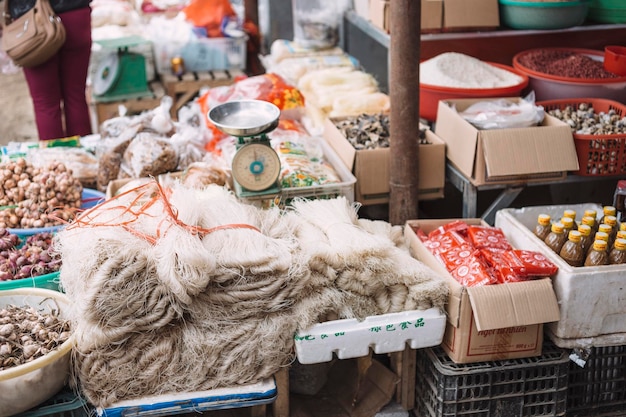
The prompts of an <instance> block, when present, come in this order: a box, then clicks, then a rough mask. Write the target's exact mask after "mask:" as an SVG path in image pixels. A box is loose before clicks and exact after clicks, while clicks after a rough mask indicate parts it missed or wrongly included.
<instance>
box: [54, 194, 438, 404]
mask: <svg viewBox="0 0 626 417" xmlns="http://www.w3.org/2000/svg"><path fill="white" fill-rule="evenodd" d="M155 187H156V188H155ZM155 189H156V190H157V192H156V193H155ZM144 193H148V194H149V197H148V199H147V202H146V203H144V204H142V205H139V206H137V205H135V206H133V208H132V210H130V209H129V208H130V205H132V204H133V202H136V201H139V200H140V199H141V198H142V194H144ZM55 244H58V250H59V252H60V253H61V254H62V257H63V265H64V267H63V269H62V270H61V282H62V285H63V288H64V289H65V291H66V293H67V295H68V296H69V297H70V298H71V299H72V300H75V302H74V304H73V306H72V311H71V312H70V316H71V319H72V323H73V328H74V331H75V335H76V339H77V349H76V360H75V364H74V365H75V376H76V377H77V378H78V380H79V381H80V385H81V390H82V392H83V394H84V395H85V396H86V397H87V399H88V400H89V401H90V402H91V403H92V404H94V405H95V406H97V407H106V406H107V405H110V404H112V403H115V402H116V401H119V400H122V399H130V398H137V397H142V396H146V395H153V394H161V393H166V392H185V391H194V390H203V389H210V388H214V387H221V386H232V385H238V384H244V383H246V382H253V381H258V380H260V379H262V378H265V377H269V376H271V375H272V374H274V373H275V372H276V371H277V370H279V369H280V368H281V367H283V366H286V365H288V364H289V363H290V362H291V361H292V359H293V343H294V341H293V335H294V333H295V331H296V330H297V329H298V328H307V327H308V326H310V325H312V324H315V323H318V322H322V321H326V320H329V319H336V318H363V317H366V316H368V315H376V314H382V313H389V312H399V311H404V310H411V309H426V308H431V307H438V308H442V307H443V305H444V303H445V302H446V300H447V285H446V283H445V282H444V281H443V280H442V279H441V278H440V277H439V276H438V275H437V274H436V273H435V272H433V271H432V270H430V269H429V268H428V267H426V266H425V265H423V264H422V263H421V262H420V261H418V260H416V259H414V258H413V257H411V256H410V254H409V252H408V249H407V248H406V246H405V244H404V238H403V234H402V228H401V227H399V226H395V227H394V226H391V225H389V224H388V223H386V222H382V221H373V220H366V219H359V218H358V217H357V215H356V210H355V207H354V206H352V205H351V204H350V203H349V202H348V201H347V200H346V199H345V198H344V197H339V198H336V199H331V200H298V201H294V202H293V204H292V206H291V208H289V209H285V210H280V209H277V208H273V209H267V210H261V209H257V208H255V207H253V206H250V205H245V204H242V203H241V202H239V201H238V200H237V199H236V198H235V197H234V195H233V194H231V193H229V192H228V191H227V190H225V189H224V188H223V187H219V186H216V185H210V186H208V187H206V188H204V189H201V190H198V189H194V188H187V187H184V186H182V185H180V184H179V185H173V186H172V188H171V189H169V190H165V189H163V188H161V187H160V186H159V185H158V184H156V183H152V184H145V185H142V186H140V187H138V188H137V189H136V190H135V191H134V194H133V193H132V192H131V193H127V194H125V195H120V196H119V197H116V198H112V199H110V200H107V201H106V202H104V203H103V204H101V205H98V206H96V207H95V208H93V209H90V210H87V211H85V212H84V213H82V215H81V216H80V217H79V218H78V219H77V220H76V221H75V222H74V223H72V224H71V225H70V226H69V227H67V228H65V229H63V230H62V231H60V232H59V233H58V234H57V235H56V240H55ZM85 254H89V256H85ZM164 381H167V383H164Z"/></svg>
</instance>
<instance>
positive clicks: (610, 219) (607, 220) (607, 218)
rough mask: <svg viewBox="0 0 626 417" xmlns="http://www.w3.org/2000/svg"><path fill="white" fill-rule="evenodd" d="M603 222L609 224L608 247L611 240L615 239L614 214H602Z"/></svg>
mask: <svg viewBox="0 0 626 417" xmlns="http://www.w3.org/2000/svg"><path fill="white" fill-rule="evenodd" d="M604 224H608V225H609V226H611V232H610V233H609V247H611V246H613V242H614V241H615V236H616V235H617V228H618V227H619V226H618V225H617V217H615V216H604Z"/></svg>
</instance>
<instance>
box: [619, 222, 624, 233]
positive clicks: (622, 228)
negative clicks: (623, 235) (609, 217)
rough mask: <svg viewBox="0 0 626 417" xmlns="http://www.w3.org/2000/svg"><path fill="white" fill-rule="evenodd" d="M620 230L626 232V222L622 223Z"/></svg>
mask: <svg viewBox="0 0 626 417" xmlns="http://www.w3.org/2000/svg"><path fill="white" fill-rule="evenodd" d="M619 230H624V231H626V222H622V223H620V225H619Z"/></svg>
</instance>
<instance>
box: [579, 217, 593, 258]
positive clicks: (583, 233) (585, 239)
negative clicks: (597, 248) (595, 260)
mask: <svg viewBox="0 0 626 417" xmlns="http://www.w3.org/2000/svg"><path fill="white" fill-rule="evenodd" d="M578 231H579V232H580V241H581V242H582V247H583V253H585V254H586V253H587V252H588V251H589V248H590V247H591V244H592V243H593V242H592V241H591V227H590V226H589V225H588V224H580V225H579V226H578Z"/></svg>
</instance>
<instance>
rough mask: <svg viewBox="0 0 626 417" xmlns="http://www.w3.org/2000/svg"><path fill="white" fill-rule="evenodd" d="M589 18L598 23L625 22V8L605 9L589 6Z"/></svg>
mask: <svg viewBox="0 0 626 417" xmlns="http://www.w3.org/2000/svg"><path fill="white" fill-rule="evenodd" d="M587 17H588V19H589V20H593V21H594V22H598V23H626V8H624V9H607V8H597V7H590V8H589V15H588V16H587Z"/></svg>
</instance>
